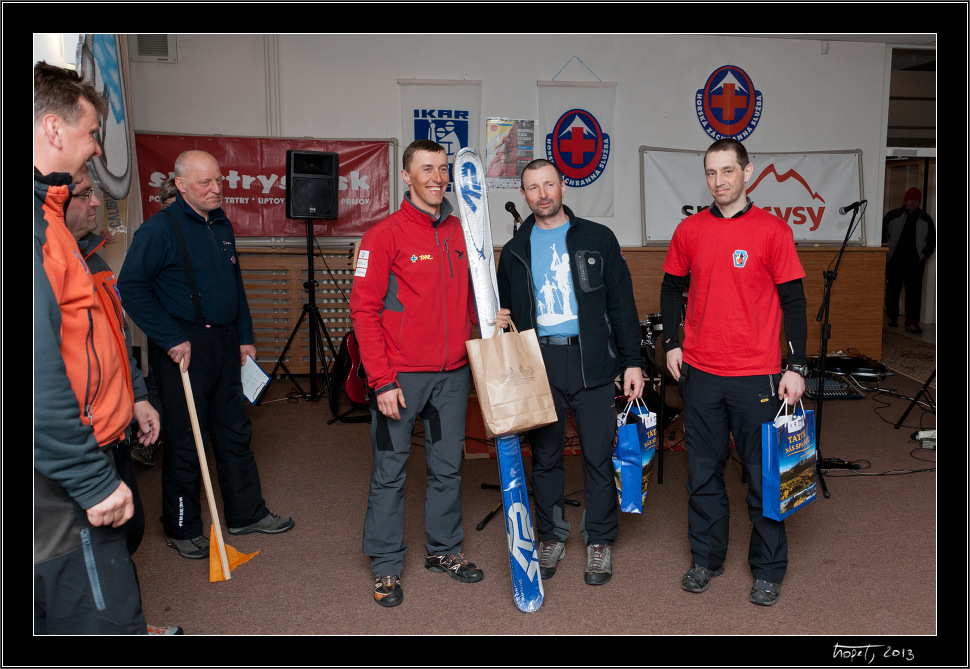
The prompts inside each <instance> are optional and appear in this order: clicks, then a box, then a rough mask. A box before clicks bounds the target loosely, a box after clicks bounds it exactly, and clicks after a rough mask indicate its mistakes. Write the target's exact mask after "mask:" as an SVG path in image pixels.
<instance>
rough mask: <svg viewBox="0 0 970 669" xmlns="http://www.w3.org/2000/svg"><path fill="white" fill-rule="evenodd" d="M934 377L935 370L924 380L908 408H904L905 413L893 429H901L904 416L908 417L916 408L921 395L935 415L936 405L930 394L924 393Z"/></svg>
mask: <svg viewBox="0 0 970 669" xmlns="http://www.w3.org/2000/svg"><path fill="white" fill-rule="evenodd" d="M934 377H936V370H935V369H934V370H933V371H932V372H931V373H930V375H929V378H927V379H926V383H924V384H923V387H922V388H920V389H919V392H918V393H916V397H914V398H913V401H912V402H910V403H909V406H908V407H906V411H904V412H903V415H902V416H900V417H899V420H898V421H897V422H896V424H895V425H894V426H893V427H895V428H896V429H897V430H898V429H899V428H900V427H902V425H903V421H904V420H906V416H908V415H909V412H910V411H912V410H913V409H914V408H915V407H916V403H917V402H919V398H920V396H921V395H922V396H925V397H926V403H927V404H928V405H929V407H930V411H932V412H933V415H936V404H935V403H934V402H933V398H932V397H930V394H929V393H928V392H926V389H927V388H929V386H930V384H931V383H933V379H934Z"/></svg>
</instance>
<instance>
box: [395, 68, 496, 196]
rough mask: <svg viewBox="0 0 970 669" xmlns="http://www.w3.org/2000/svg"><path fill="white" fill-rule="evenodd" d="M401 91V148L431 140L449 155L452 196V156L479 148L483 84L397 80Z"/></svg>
mask: <svg viewBox="0 0 970 669" xmlns="http://www.w3.org/2000/svg"><path fill="white" fill-rule="evenodd" d="M397 83H398V86H399V88H400V91H401V130H402V131H403V135H402V136H403V146H404V147H407V146H408V144H410V143H411V142H413V141H414V140H416V139H430V140H432V141H434V142H437V143H438V144H440V145H441V146H443V147H444V149H445V152H446V153H447V154H448V164H449V172H450V173H451V180H450V182H449V183H448V188H447V191H446V192H447V193H449V194H450V193H453V192H454V189H453V184H454V182H455V178H454V165H455V155H456V154H457V153H458V150H459V149H462V148H464V147H466V146H472V147H475V148H479V139H480V138H479V128H480V126H479V119H480V118H481V112H480V109H481V100H482V82H481V81H471V80H468V81H466V80H459V81H449V80H438V79H398V82H397Z"/></svg>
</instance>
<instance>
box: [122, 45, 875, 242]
mask: <svg viewBox="0 0 970 669" xmlns="http://www.w3.org/2000/svg"><path fill="white" fill-rule="evenodd" d="M885 54H886V47H885V45H883V44H880V43H861V42H830V44H829V50H828V54H827V55H821V54H820V49H819V42H818V41H817V40H807V39H806V40H801V39H766V38H747V37H721V36H699V35H618V36H610V35H569V36H563V35H551V36H544V35H521V36H519V35H456V36H440V35H427V36H422V35H278V36H273V37H265V36H262V35H182V34H180V35H178V63H177V64H159V63H138V62H133V63H131V70H130V71H131V82H130V84H131V85H130V90H131V100H132V118H133V124H134V127H135V128H136V129H137V130H140V131H155V132H172V133H199V134H224V135H254V136H267V135H269V136H283V137H287V136H296V137H300V136H310V137H328V138H334V137H337V138H340V137H348V138H383V137H388V138H389V137H394V138H398V139H402V138H403V131H402V128H401V113H400V95H399V92H398V84H397V80H398V79H407V78H415V79H473V80H481V81H482V109H481V112H482V116H483V118H484V117H486V116H503V117H510V118H536V117H537V114H538V92H537V87H536V81H537V80H544V81H548V80H551V79H553V77H556V80H557V81H568V80H580V81H595V79H596V77H598V78H599V79H601V80H603V81H614V82H616V84H617V94H616V122H615V129H614V132H613V149H612V151H613V153H612V157H613V159H614V160H615V161H616V162H615V163H614V165H615V170H616V171H615V206H614V211H615V215H614V216H613V217H611V218H606V219H602V218H601V219H597V220H599V221H600V222H603V223H606V224H607V225H609V226H610V227H611V228H613V230H614V231H615V233H616V235H617V237H618V238H619V240H620V243H621V244H623V245H630V246H637V245H639V244H640V243H641V239H642V235H641V221H640V199H639V192H640V191H639V188H640V186H639V162H638V159H639V155H638V149H639V147H640V146H643V145H649V146H658V147H665V148H684V149H704V148H706V147H707V146H708V144H709V143H710V140H709V138H708V137H707V135H706V134H705V133H704V132H703V130H702V129H701V126H700V123H699V122H698V120H697V117H696V115H695V113H694V93H695V91H697V90H698V89H699V88H701V87H702V86H703V85H704V82H705V81H706V79H707V77H708V76H709V75H710V74H711V72H713V71H714V69H716V68H717V67H719V66H721V65H724V64H727V63H731V64H735V65H738V66H739V67H742V68H743V69H744V70H745V71H746V72H747V73H748V75H749V76H750V77H751V78H752V80H753V82H754V84H755V86H756V87H757V88H758V89H759V90H760V91H762V92H763V94H764V114H763V117H762V120H761V121H760V123H759V125H758V127H757V128H756V130H755V131H754V133H753V134H752V135H751V136H750V138H748V139H747V140H745V145H746V146H747V147H748V149H749V151H752V152H784V151H827V150H839V149H861V150H862V156H863V177H864V185H863V189H864V192H863V195H864V197H866V198H867V199H869V200H870V201H873V202H879V201H881V194H882V185H881V181H882V178H883V172H884V165H883V163H882V159H883V154H884V150H883V147H882V145H881V136H884V132H885V131H884V129H881V127H880V126H881V123H880V116H881V110H882V108H883V106H884V101H885V99H886V98H887V93H886V92H885V91H884V81H885V80H887V79H888V78H887V77H885V76H884V72H885V68H886V62H887V59H886V56H885ZM573 56H576V57H577V58H578V59H579V61H582V63H580V62H579V61H577V60H575V59H574V60H572V62H571V63H570V64H569V66H568V67H566V68H565V69H563V66H564V65H566V63H567V62H569V61H570V59H572V58H573ZM583 64H585V66H586V67H584V66H583ZM587 67H588V68H589V69H587ZM561 69H563V71H562V72H561V73H560V74H559V75H558V76H556V75H557V73H559V72H560V70H561ZM590 70H591V71H592V73H594V74H595V76H594V74H591V73H590ZM277 73H278V74H277ZM277 91H278V95H279V101H280V104H279V115H278V118H277V117H276V116H275V113H274V107H273V106H272V105H271V104H270V103H271V102H272V100H273V96H274V95H275V94H276V92H277ZM483 134H484V132H483ZM482 139H483V138H482ZM479 148H481V143H479ZM701 178H703V177H702V173H701V169H700V166H699V167H698V179H699V180H700V179H701ZM509 194H510V195H512V196H513V197H512V198H506V197H499V198H493V200H492V201H491V203H490V204H491V209H492V211H491V220H492V226H493V241H494V242H495V243H496V244H502V243H504V241H506V240H507V239H508V238H509V237H510V236H511V234H512V222H511V218H510V216H509V215H508V213H506V212H505V211H504V208H503V205H504V203H505V201H506V200H507V199H516V200H517V198H518V195H517V194H516V193H514V192H513V191H509ZM503 195H504V194H503ZM568 197H569V196H568V194H567V204H568ZM498 200H501V202H499V201H498ZM865 218H866V220H865V221H864V224H865V238H866V240H867V244H869V245H878V244H879V227H878V226H879V221H880V218H881V213H880V212H879V211H877V207H872V208H871V209H870V212H869V214H868V215H867V216H866V217H865Z"/></svg>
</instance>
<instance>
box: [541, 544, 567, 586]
mask: <svg viewBox="0 0 970 669" xmlns="http://www.w3.org/2000/svg"><path fill="white" fill-rule="evenodd" d="M565 555H566V544H564V543H563V542H561V541H557V540H555V539H553V540H552V541H540V542H539V576H541V577H542V578H544V579H545V578H552V577H553V576H554V575H555V574H556V566H557V565H558V564H559V561H560V560H562V559H563V556H565Z"/></svg>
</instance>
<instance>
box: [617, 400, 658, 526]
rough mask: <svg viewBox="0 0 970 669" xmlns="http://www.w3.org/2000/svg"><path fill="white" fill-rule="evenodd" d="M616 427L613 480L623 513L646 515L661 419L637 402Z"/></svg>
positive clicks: (626, 409) (628, 407)
mask: <svg viewBox="0 0 970 669" xmlns="http://www.w3.org/2000/svg"><path fill="white" fill-rule="evenodd" d="M616 425H617V427H616V442H615V444H614V446H613V479H614V481H615V482H616V492H617V497H618V499H619V503H620V511H625V512H626V513H642V512H643V503H644V501H645V500H646V498H647V485H648V484H649V482H650V469H651V465H652V464H653V455H654V453H655V452H656V449H657V415H656V414H654V413H652V412H651V411H649V410H648V409H647V407H646V406H645V405H644V404H643V402H642V401H641V400H639V399H636V400H632V401H630V402H629V403H628V404H627V406H626V408H625V409H624V410H623V411H622V412H620V414H619V415H618V416H617V418H616Z"/></svg>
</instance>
